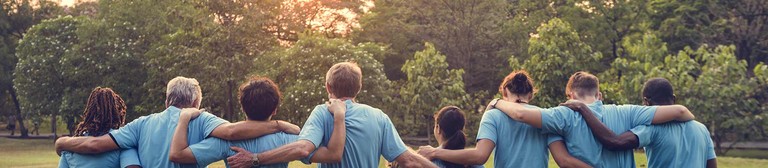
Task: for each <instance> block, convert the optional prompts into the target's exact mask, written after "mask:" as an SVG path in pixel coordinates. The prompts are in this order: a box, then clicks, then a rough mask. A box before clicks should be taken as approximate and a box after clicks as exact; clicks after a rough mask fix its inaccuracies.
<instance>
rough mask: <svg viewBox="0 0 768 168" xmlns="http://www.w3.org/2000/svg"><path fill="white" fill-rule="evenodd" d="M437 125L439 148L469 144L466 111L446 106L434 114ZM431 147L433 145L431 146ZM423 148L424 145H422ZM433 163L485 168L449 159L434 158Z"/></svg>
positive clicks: (445, 166)
mask: <svg viewBox="0 0 768 168" xmlns="http://www.w3.org/2000/svg"><path fill="white" fill-rule="evenodd" d="M434 117H435V127H434V129H433V131H434V133H435V134H434V135H435V139H437V143H438V144H440V146H439V147H438V149H445V150H460V149H464V147H465V146H466V145H467V137H466V136H467V135H466V134H464V131H463V130H464V123H465V122H466V121H467V120H466V119H465V117H464V112H462V111H461V109H459V107H456V106H446V107H443V108H442V109H440V111H437V113H435V115H434ZM430 147H431V146H430ZM422 148H423V147H422ZM432 163H434V164H435V165H437V167H442V168H466V167H472V168H483V167H484V166H483V165H482V164H477V165H465V164H460V163H454V162H452V161H448V160H440V159H432Z"/></svg>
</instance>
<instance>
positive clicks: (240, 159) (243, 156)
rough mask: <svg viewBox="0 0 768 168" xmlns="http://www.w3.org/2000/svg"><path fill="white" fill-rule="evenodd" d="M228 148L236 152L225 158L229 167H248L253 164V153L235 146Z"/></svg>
mask: <svg viewBox="0 0 768 168" xmlns="http://www.w3.org/2000/svg"><path fill="white" fill-rule="evenodd" d="M229 149H232V150H233V151H235V152H237V154H235V155H232V156H230V157H228V158H227V163H229V166H230V167H235V168H239V167H243V168H248V167H251V166H253V156H252V155H253V154H252V153H251V152H250V151H248V150H245V149H243V148H240V147H236V146H232V147H229Z"/></svg>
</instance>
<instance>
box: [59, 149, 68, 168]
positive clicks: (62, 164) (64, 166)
mask: <svg viewBox="0 0 768 168" xmlns="http://www.w3.org/2000/svg"><path fill="white" fill-rule="evenodd" d="M67 158H69V153H68V152H67V151H62V152H61V158H59V168H69V162H67Z"/></svg>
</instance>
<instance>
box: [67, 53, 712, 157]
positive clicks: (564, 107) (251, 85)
mask: <svg viewBox="0 0 768 168" xmlns="http://www.w3.org/2000/svg"><path fill="white" fill-rule="evenodd" d="M325 79H326V82H325V88H326V91H327V92H328V98H329V101H328V102H326V103H323V104H320V105H317V106H315V108H314V109H313V110H312V112H311V114H310V116H309V118H308V119H307V120H306V122H305V124H304V126H303V127H301V128H299V127H298V126H296V125H294V124H291V123H288V122H285V121H279V120H272V119H271V118H272V116H274V115H275V114H276V113H277V109H278V106H279V105H280V102H281V101H282V95H281V92H280V90H279V87H278V86H277V84H275V83H274V82H273V81H272V80H270V79H268V78H264V77H252V78H250V79H248V80H247V81H245V82H244V83H243V84H242V85H241V86H240V87H239V91H238V98H239V101H240V105H241V107H242V112H243V113H244V114H245V116H246V118H247V120H245V121H239V122H234V123H230V122H229V121H226V120H224V119H221V118H218V117H216V116H215V115H212V114H210V113H208V112H205V110H204V109H200V102H201V101H202V98H203V97H202V90H201V88H200V85H199V83H198V81H197V80H195V79H192V78H186V77H176V78H174V79H172V80H170V81H169V82H168V85H167V88H166V100H165V106H166V109H165V110H164V111H162V112H159V113H154V114H150V115H147V116H142V117H139V118H137V119H135V120H134V121H132V122H130V123H128V124H125V125H124V122H125V117H124V116H125V112H126V105H125V103H124V102H123V100H122V99H121V97H120V96H119V95H118V94H116V93H115V92H114V91H113V90H111V89H109V88H100V87H99V88H96V89H94V90H93V91H92V92H91V95H90V97H89V98H88V101H87V104H86V106H85V111H84V113H83V116H82V117H83V120H82V122H81V123H79V124H78V125H77V128H76V130H77V131H76V133H75V135H73V136H72V137H61V138H59V139H58V140H57V141H56V143H55V146H56V151H57V153H58V154H59V155H60V156H61V159H60V162H59V167H206V166H207V165H209V164H211V163H213V162H217V161H220V160H225V163H226V165H227V166H228V167H288V162H291V161H294V160H300V161H301V162H303V163H305V164H310V163H319V166H320V167H366V168H369V167H378V166H379V164H380V163H379V160H380V157H383V158H384V159H386V160H387V161H388V162H390V164H389V165H390V166H393V167H451V168H452V167H483V166H482V164H484V163H485V162H486V161H487V160H488V158H489V156H490V155H491V153H493V151H494V150H495V159H494V160H495V163H494V165H495V167H547V166H548V160H549V153H552V156H553V158H554V159H555V161H556V163H557V164H558V165H559V166H561V167H635V162H634V157H633V154H632V150H631V149H633V148H637V147H645V148H646V151H647V152H646V153H647V155H648V160H649V167H716V164H715V155H714V149H713V145H712V142H711V139H710V137H709V132H708V131H707V130H706V127H704V126H703V125H702V124H701V123H698V122H696V121H693V119H694V116H693V114H692V113H691V112H690V111H688V109H687V108H685V107H684V106H680V105H673V104H674V94H673V91H672V87H671V85H670V84H669V81H667V80H665V79H660V78H655V79H651V80H649V81H648V82H647V83H646V84H645V88H644V90H643V95H642V96H643V98H644V101H643V102H644V106H638V105H604V104H602V101H601V99H602V98H601V93H600V91H599V81H598V79H597V77H595V76H594V75H591V74H589V73H587V72H577V73H575V74H574V75H573V76H571V78H570V79H569V82H568V84H567V86H566V88H567V89H566V90H567V91H566V95H567V96H568V97H569V100H568V101H567V102H564V103H563V104H561V106H558V107H552V108H546V109H544V108H539V107H536V106H533V105H529V104H527V103H528V102H529V101H530V100H532V99H533V96H534V94H535V92H536V88H535V87H534V83H533V81H532V80H531V78H530V77H529V76H528V74H527V73H526V72H525V71H515V72H512V73H511V74H509V75H508V76H507V77H505V78H504V81H503V82H502V84H501V86H500V87H499V92H500V93H502V96H503V98H502V99H494V100H493V101H491V103H490V104H489V105H488V108H487V109H486V112H485V113H484V114H483V117H482V120H481V124H480V130H479V131H478V135H477V138H476V139H477V146H476V147H475V148H471V149H465V146H466V142H467V140H466V135H465V134H464V131H463V130H464V125H465V123H466V119H465V115H464V112H462V110H461V109H460V108H458V107H456V106H447V107H442V108H441V109H440V110H439V111H437V112H436V113H435V115H434V122H435V124H434V125H435V127H434V133H435V134H434V135H435V138H436V139H437V140H438V143H439V145H440V146H439V147H436V148H435V147H431V146H422V147H420V148H419V150H418V152H416V151H413V150H412V149H411V148H409V147H408V146H406V145H405V144H404V143H403V141H402V140H401V139H400V136H399V134H398V132H397V130H396V129H395V127H394V125H393V124H392V121H391V120H390V118H389V117H388V116H387V114H385V113H384V112H383V111H381V110H379V109H377V108H374V107H371V106H368V105H365V104H362V103H358V102H356V101H355V97H356V96H357V95H358V93H359V92H360V90H361V88H362V79H363V78H362V70H361V69H360V67H358V66H357V64H355V63H351V62H342V63H338V64H335V65H333V66H332V67H331V68H330V69H329V70H328V72H327V73H326V76H325ZM617 133H619V134H617Z"/></svg>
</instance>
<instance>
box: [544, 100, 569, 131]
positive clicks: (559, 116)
mask: <svg viewBox="0 0 768 168" xmlns="http://www.w3.org/2000/svg"><path fill="white" fill-rule="evenodd" d="M573 115H576V112H573V111H571V109H569V108H567V107H563V106H558V107H553V108H548V109H543V110H541V130H542V133H552V134H557V135H565V134H566V133H567V131H565V130H567V129H568V128H570V127H571V122H573V121H572V120H571V118H573V117H572V116H573Z"/></svg>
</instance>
